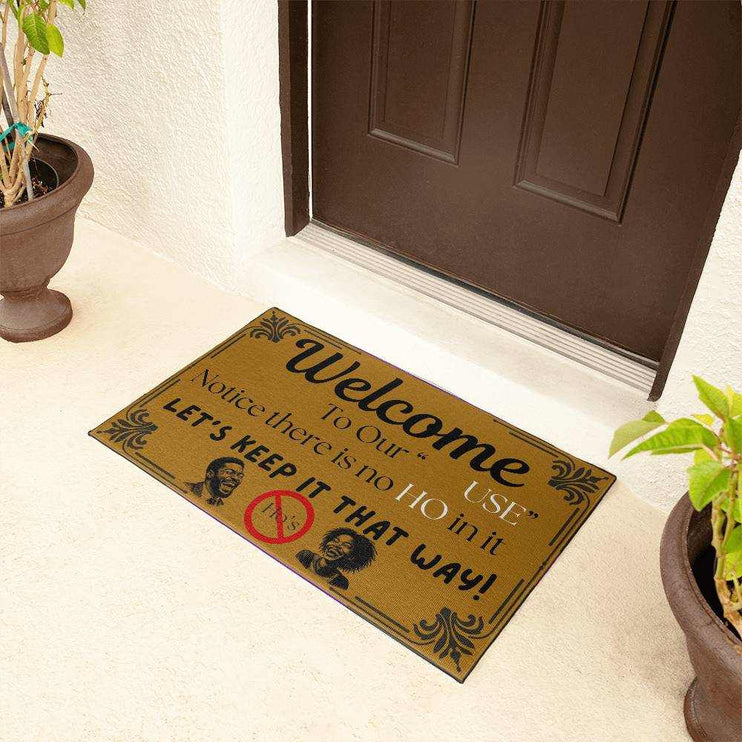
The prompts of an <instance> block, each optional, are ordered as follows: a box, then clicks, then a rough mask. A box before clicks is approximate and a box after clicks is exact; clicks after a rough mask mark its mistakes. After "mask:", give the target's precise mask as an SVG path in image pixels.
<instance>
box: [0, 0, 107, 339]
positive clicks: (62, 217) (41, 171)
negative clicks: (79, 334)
mask: <svg viewBox="0 0 742 742" xmlns="http://www.w3.org/2000/svg"><path fill="white" fill-rule="evenodd" d="M75 1H76V2H77V4H78V5H80V6H81V7H82V8H83V10H84V9H85V0H0V19H1V20H2V38H1V39H0V42H1V43H0V67H1V68H2V70H1V72H2V75H1V76H0V82H1V83H2V85H0V89H2V109H1V110H0V149H1V151H0V294H2V295H3V297H4V298H3V299H2V300H1V301H0V337H3V338H5V339H6V340H12V341H15V342H21V341H27V340H39V339H41V338H45V337H49V336H50V335H53V334H55V333H57V332H59V331H60V330H62V329H63V328H64V327H66V326H67V324H69V321H70V319H71V318H72V306H71V304H70V300H69V299H68V298H67V297H66V296H65V295H64V294H62V293H60V292H58V291H52V290H50V289H48V288H47V284H48V283H49V279H50V278H52V276H54V275H55V274H56V273H57V271H59V269H60V268H61V267H62V266H63V265H64V262H65V260H67V256H68V255H69V253H70V250H71V249H72V238H73V231H74V222H75V212H76V211H77V207H78V206H79V205H80V202H81V201H82V199H83V197H84V196H85V194H86V193H87V191H88V189H89V188H90V185H91V184H92V182H93V165H92V163H91V161H90V158H89V157H88V155H87V153H86V152H85V151H84V150H83V149H82V148H81V147H79V146H78V145H76V144H73V143H72V142H68V141H66V140H65V139H60V138H59V137H53V136H48V135H43V134H40V133H39V130H40V129H41V126H42V125H43V123H44V119H45V117H46V115H47V113H48V108H49V101H50V98H51V92H50V89H49V84H48V82H47V79H46V70H47V61H48V60H49V55H50V54H56V55H57V56H59V57H61V56H62V54H63V53H64V41H63V38H62V34H61V32H60V30H59V28H58V27H57V25H56V21H57V11H58V10H60V9H61V8H62V6H66V10H67V11H69V10H70V9H74V8H75Z"/></svg>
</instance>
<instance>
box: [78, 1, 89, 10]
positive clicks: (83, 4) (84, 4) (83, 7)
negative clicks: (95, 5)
mask: <svg viewBox="0 0 742 742" xmlns="http://www.w3.org/2000/svg"><path fill="white" fill-rule="evenodd" d="M77 2H78V3H80V7H81V8H82V9H83V10H85V8H86V7H87V5H86V3H85V0H77Z"/></svg>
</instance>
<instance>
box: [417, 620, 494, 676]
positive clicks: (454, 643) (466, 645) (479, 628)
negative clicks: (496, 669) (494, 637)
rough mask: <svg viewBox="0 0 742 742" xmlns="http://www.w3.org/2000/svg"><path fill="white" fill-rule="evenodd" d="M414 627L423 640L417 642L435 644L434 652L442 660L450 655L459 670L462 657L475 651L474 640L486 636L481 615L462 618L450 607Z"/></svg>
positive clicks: (459, 670)
mask: <svg viewBox="0 0 742 742" xmlns="http://www.w3.org/2000/svg"><path fill="white" fill-rule="evenodd" d="M413 628H414V631H415V634H417V636H418V637H420V639H421V640H422V641H419V642H416V644H422V645H428V644H433V645H434V646H433V652H435V653H436V654H437V655H438V657H440V658H441V659H442V660H444V659H446V657H449V656H450V657H451V659H452V660H453V661H454V663H455V664H456V670H457V671H458V672H461V657H462V656H463V655H471V654H472V653H473V650H474V643H473V641H472V640H475V639H482V638H484V637H485V636H486V635H485V634H484V633H483V632H484V619H483V618H482V617H481V616H479V617H477V616H474V615H473V614H469V616H468V618H466V619H462V618H460V617H459V615H458V614H457V613H456V612H455V611H452V610H451V609H450V608H441V610H440V611H438V613H436V614H435V618H434V619H433V620H432V621H430V622H428V621H420V622H419V623H416V624H415V625H414V627H413Z"/></svg>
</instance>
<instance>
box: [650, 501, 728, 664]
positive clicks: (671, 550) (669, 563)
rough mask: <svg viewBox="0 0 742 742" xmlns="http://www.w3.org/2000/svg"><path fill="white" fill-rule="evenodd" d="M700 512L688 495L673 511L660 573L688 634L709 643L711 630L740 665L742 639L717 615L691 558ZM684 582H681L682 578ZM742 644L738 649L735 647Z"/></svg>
mask: <svg viewBox="0 0 742 742" xmlns="http://www.w3.org/2000/svg"><path fill="white" fill-rule="evenodd" d="M695 512H696V511H695V510H694V508H693V505H692V504H691V501H690V498H689V497H688V494H687V493H686V494H685V495H683V497H682V498H680V500H679V501H678V502H677V504H676V505H675V507H674V508H673V509H672V512H671V513H670V516H669V518H668V519H667V523H666V525H665V530H664V532H663V534H662V542H661V544H660V573H661V575H662V584H663V586H664V588H665V594H666V595H667V599H668V602H669V603H670V607H671V608H672V612H673V613H674V614H675V618H676V619H677V621H678V623H679V624H680V626H681V627H682V629H683V631H684V632H685V633H686V634H691V635H693V636H694V637H697V638H699V639H700V640H701V641H705V642H708V640H709V633H708V631H709V630H712V631H713V635H712V636H713V637H714V638H715V639H717V640H718V641H717V642H716V643H718V644H720V645H721V646H725V647H726V648H727V649H728V651H729V652H730V653H733V656H734V658H735V661H736V662H739V654H738V652H739V648H740V647H742V640H740V638H739V637H738V636H737V635H736V634H735V633H734V632H733V631H731V630H730V629H729V628H727V626H725V624H724V622H723V621H722V620H721V619H720V618H719V616H717V615H716V613H715V612H714V611H713V609H712V608H711V606H710V605H709V604H708V602H707V601H706V599H705V598H704V597H703V595H702V594H701V590H700V588H699V587H698V583H697V582H696V578H695V575H694V574H693V568H692V566H691V563H690V559H689V557H688V529H689V526H690V521H691V518H692V517H693V515H694V513H695ZM679 577H680V578H681V579H678V578H679ZM735 644H736V645H739V646H738V647H734V645H735Z"/></svg>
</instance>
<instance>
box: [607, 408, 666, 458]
mask: <svg viewBox="0 0 742 742" xmlns="http://www.w3.org/2000/svg"><path fill="white" fill-rule="evenodd" d="M664 424H665V419H664V418H663V417H662V415H660V414H659V413H658V412H655V411H654V410H652V411H651V412H648V413H647V414H646V415H645V416H644V417H643V418H642V419H641V420H631V421H630V422H628V423H625V424H624V425H622V426H621V427H620V428H618V430H616V432H615V433H614V434H613V440H612V441H611V448H610V450H609V452H608V455H609V456H613V454H614V453H616V452H617V451H620V450H621V449H622V448H624V446H628V445H629V443H631V442H632V441H635V440H636V439H637V438H641V437H642V436H643V435H646V434H647V433H651V432H652V431H653V430H655V429H656V428H659V426H660V425H664Z"/></svg>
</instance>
